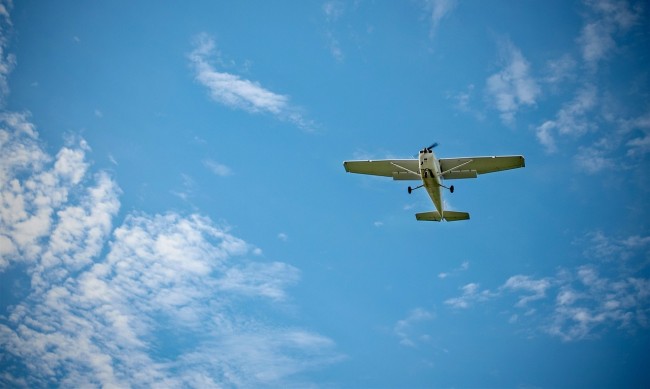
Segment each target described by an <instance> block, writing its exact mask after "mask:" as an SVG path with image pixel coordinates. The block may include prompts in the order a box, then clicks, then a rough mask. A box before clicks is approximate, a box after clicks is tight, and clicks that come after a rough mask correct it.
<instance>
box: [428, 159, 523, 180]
mask: <svg viewBox="0 0 650 389" xmlns="http://www.w3.org/2000/svg"><path fill="white" fill-rule="evenodd" d="M439 161H440V170H442V172H443V177H444V178H445V179H447V180H449V179H454V178H476V176H477V175H479V174H486V173H493V172H500V171H502V170H509V169H516V168H520V167H524V166H526V160H525V159H524V157H523V156H521V155H503V156H489V157H463V158H440V160H439Z"/></svg>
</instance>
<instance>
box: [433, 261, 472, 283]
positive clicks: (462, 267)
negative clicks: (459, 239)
mask: <svg viewBox="0 0 650 389" xmlns="http://www.w3.org/2000/svg"><path fill="white" fill-rule="evenodd" d="M467 269H469V262H468V261H464V262H463V263H461V264H460V266H459V267H457V268H455V269H452V270H451V271H447V272H440V273H438V278H440V279H441V280H442V279H445V278H447V277H449V276H451V275H456V274H459V273H461V272H464V271H467Z"/></svg>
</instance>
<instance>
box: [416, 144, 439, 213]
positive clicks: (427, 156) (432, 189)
mask: <svg viewBox="0 0 650 389" xmlns="http://www.w3.org/2000/svg"><path fill="white" fill-rule="evenodd" d="M440 173H441V171H440V163H439V162H438V159H437V158H436V155H435V154H434V153H433V151H431V150H429V149H424V150H421V151H420V177H421V178H422V184H423V185H424V187H425V188H426V189H427V193H429V197H431V201H433V204H434V205H435V206H436V209H437V210H438V212H439V213H440V217H443V209H442V189H441V188H442V182H441V180H442V176H441V174H440Z"/></svg>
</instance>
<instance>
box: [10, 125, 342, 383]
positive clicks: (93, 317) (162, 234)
mask: <svg viewBox="0 0 650 389" xmlns="http://www.w3.org/2000/svg"><path fill="white" fill-rule="evenodd" d="M9 116H11V115H9ZM4 117H8V116H7V115H5V116H4ZM11 117H15V116H11ZM25 126H26V123H23V122H9V123H7V122H6V121H5V122H3V123H2V127H1V128H0V140H1V141H2V142H0V158H1V160H2V161H3V163H2V164H1V165H0V216H1V217H2V223H0V244H1V246H2V250H0V272H2V271H4V270H5V269H7V268H8V267H10V266H12V264H16V263H24V264H26V266H25V267H24V268H25V269H26V270H25V271H26V272H27V275H28V276H29V277H31V280H32V282H31V288H30V290H29V294H28V296H27V297H26V298H24V299H23V300H21V301H18V302H16V303H15V304H14V305H13V306H11V307H9V308H7V311H6V316H5V317H3V320H2V322H1V323H0V347H1V348H2V350H3V369H4V370H5V371H7V372H8V373H7V374H4V375H3V376H0V382H4V383H7V384H9V383H11V384H16V383H19V382H23V383H24V384H25V386H51V385H56V386H70V387H88V386H107V387H126V386H147V387H151V386H164V387H186V386H192V385H198V386H201V387H223V386H248V387H260V386H292V385H296V384H297V385H299V386H300V384H301V381H294V377H295V376H296V375H297V374H299V373H301V372H304V371H305V370H307V369H313V368H318V367H321V366H323V365H327V364H330V363H334V362H336V361H339V360H340V359H341V358H342V356H341V355H340V354H339V353H337V352H336V351H335V350H334V349H335V344H334V342H333V341H332V340H330V339H329V338H327V337H325V336H322V335H319V334H316V333H313V332H311V331H309V330H305V329H301V328H292V327H290V326H276V325H273V324H272V323H266V322H263V321H261V320H259V319H256V316H255V315H254V313H251V311H250V310H251V309H255V310H258V309H259V310H265V309H271V310H272V309H274V308H276V307H277V305H278V304H285V301H287V300H289V295H288V294H287V287H289V286H290V285H292V284H294V283H296V282H298V281H299V279H300V272H299V270H298V269H296V268H295V267H293V266H291V265H288V264H286V263H283V262H271V263H264V262H255V261H252V260H250V259H247V258H248V257H249V256H251V255H253V256H254V255H256V253H258V252H259V250H258V249H256V248H255V247H253V246H252V245H250V244H249V243H247V242H245V241H243V240H242V239H240V238H237V237H235V236H234V235H232V234H231V233H230V232H229V231H228V229H227V228H224V227H221V226H219V225H216V224H215V223H213V222H212V221H211V220H210V219H208V218H206V217H204V216H200V215H188V216H182V215H179V214H177V213H166V214H162V215H147V214H142V213H138V212H131V213H128V214H127V215H126V216H125V218H124V221H123V222H122V224H121V225H119V226H118V227H117V228H115V229H113V226H112V223H113V219H114V218H115V216H116V215H117V213H118V212H119V200H118V195H119V192H120V190H119V188H118V186H117V184H116V183H115V182H114V180H113V179H112V178H111V177H110V176H109V175H108V174H107V173H105V172H99V173H96V174H95V175H94V176H92V177H90V178H89V177H88V176H89V173H88V165H89V164H88V162H86V160H85V154H86V152H87V151H88V150H89V148H88V147H87V145H86V144H85V142H83V141H82V142H79V144H78V146H75V147H65V148H63V149H61V151H60V152H58V153H57V155H56V157H51V156H49V155H48V154H47V153H45V152H44V151H43V148H42V147H41V146H40V144H39V143H38V141H37V140H36V135H37V134H36V133H35V130H33V126H31V127H30V126H28V127H29V128H31V129H32V131H24V128H25ZM111 234H112V237H111V238H110V244H109V245H106V244H107V243H109V236H111ZM250 301H254V302H255V308H250V307H251V304H250V303H249V302H250ZM256 312H257V311H256ZM23 369H26V370H27V372H28V373H29V374H28V375H25V374H24V373H23V374H20V373H17V372H19V371H21V370H23ZM21 380H22V381H21Z"/></svg>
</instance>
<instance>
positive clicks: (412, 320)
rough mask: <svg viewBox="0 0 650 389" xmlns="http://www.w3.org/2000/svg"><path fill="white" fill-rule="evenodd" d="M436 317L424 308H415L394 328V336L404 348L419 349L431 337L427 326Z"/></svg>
mask: <svg viewBox="0 0 650 389" xmlns="http://www.w3.org/2000/svg"><path fill="white" fill-rule="evenodd" d="M434 318H435V315H434V314H433V313H432V312H430V311H428V310H426V309H423V308H415V309H413V310H412V311H411V312H409V314H408V316H407V317H406V318H404V319H401V320H398V321H397V323H395V327H394V328H393V332H394V334H395V335H396V336H397V337H398V338H399V343H400V344H401V345H402V346H407V347H417V345H418V344H421V343H426V342H427V341H428V340H430V338H431V335H429V334H428V333H427V330H426V324H427V323H428V322H430V321H432V320H433V319H434Z"/></svg>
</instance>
